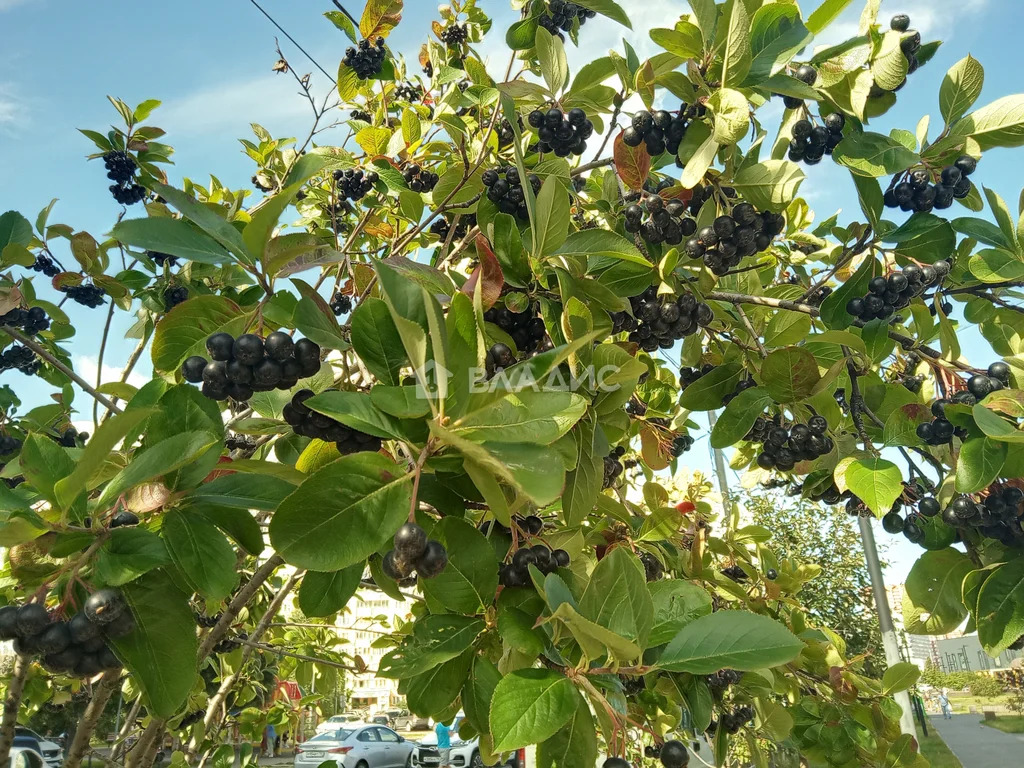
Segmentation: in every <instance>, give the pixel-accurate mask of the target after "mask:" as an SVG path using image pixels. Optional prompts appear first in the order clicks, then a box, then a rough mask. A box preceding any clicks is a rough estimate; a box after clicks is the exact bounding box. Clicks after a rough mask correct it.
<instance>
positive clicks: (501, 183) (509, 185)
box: [481, 166, 541, 221]
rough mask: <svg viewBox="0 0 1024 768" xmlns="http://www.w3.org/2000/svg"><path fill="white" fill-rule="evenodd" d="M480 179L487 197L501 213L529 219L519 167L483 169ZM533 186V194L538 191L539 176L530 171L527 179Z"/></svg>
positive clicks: (523, 219) (522, 219) (524, 219)
mask: <svg viewBox="0 0 1024 768" xmlns="http://www.w3.org/2000/svg"><path fill="white" fill-rule="evenodd" d="M481 180H482V181H483V183H484V186H485V187H487V199H488V200H490V201H491V202H492V203H494V204H495V205H497V206H498V210H499V211H501V212H502V213H507V214H510V215H514V216H516V217H517V218H519V219H520V220H521V221H529V220H530V212H529V210H528V209H527V207H526V193H525V192H524V191H523V185H522V182H521V181H520V179H519V169H518V168H515V167H514V166H505V167H503V168H497V169H491V170H487V171H484V173H483V176H482V177H481ZM527 180H528V181H529V183H530V186H531V187H533V194H535V195H536V194H537V193H538V192H540V186H541V180H540V176H538V175H537V174H535V173H531V174H530V175H529V178H528V179H527Z"/></svg>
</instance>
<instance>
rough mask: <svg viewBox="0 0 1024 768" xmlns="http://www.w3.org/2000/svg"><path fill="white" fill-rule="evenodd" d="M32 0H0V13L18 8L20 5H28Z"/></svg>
mask: <svg viewBox="0 0 1024 768" xmlns="http://www.w3.org/2000/svg"><path fill="white" fill-rule="evenodd" d="M29 2H31V0H0V13H3V12H4V11H9V10H11V9H12V8H17V7H18V6H19V5H26V4H28V3H29Z"/></svg>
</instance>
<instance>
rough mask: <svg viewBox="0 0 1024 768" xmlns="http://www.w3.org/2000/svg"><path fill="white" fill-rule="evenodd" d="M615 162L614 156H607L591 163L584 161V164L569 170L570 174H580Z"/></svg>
mask: <svg viewBox="0 0 1024 768" xmlns="http://www.w3.org/2000/svg"><path fill="white" fill-rule="evenodd" d="M614 162H615V158H614V157H605V158H602V159H601V160H592V161H591V162H589V163H584V164H583V165H579V166H576V167H575V168H573V169H572V170H571V171H569V175H570V176H579V175H580V174H582V173H586V172H587V171H592V170H594V169H595V168H604V167H605V166H606V165H611V164H612V163H614Z"/></svg>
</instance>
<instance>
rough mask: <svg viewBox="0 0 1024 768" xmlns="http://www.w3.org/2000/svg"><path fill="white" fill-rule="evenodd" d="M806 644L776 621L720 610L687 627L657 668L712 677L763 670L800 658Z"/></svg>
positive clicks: (676, 637)
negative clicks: (734, 671) (725, 671)
mask: <svg viewBox="0 0 1024 768" xmlns="http://www.w3.org/2000/svg"><path fill="white" fill-rule="evenodd" d="M803 647H804V644H803V642H802V641H801V640H800V638H798V637H797V636H796V635H794V634H793V633H792V632H790V631H789V630H788V629H786V627H784V626H783V625H782V624H780V623H779V622H777V621H773V620H772V619H769V618H768V617H767V616H761V615H760V614H756V613H749V612H748V611H718V612H716V613H712V614H710V615H708V616H702V617H701V618H699V619H695V620H694V621H692V622H690V623H689V624H687V625H686V626H685V627H683V629H682V630H680V631H679V633H678V634H677V635H676V636H675V637H674V638H672V641H671V642H670V643H669V644H668V646H667V647H666V648H665V652H664V653H663V654H662V655H661V658H660V659H659V660H658V666H659V667H661V668H662V669H667V670H669V671H671V672H689V673H691V674H694V675H710V674H712V673H713V672H717V671H718V670H720V669H725V668H727V667H728V668H731V669H738V670H741V671H743V670H748V669H761V668H764V667H774V666H778V665H780V664H786V663H788V662H790V661H792V660H793V659H795V658H796V657H797V654H799V653H800V650H801V649H802V648H803Z"/></svg>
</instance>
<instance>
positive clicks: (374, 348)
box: [351, 297, 408, 385]
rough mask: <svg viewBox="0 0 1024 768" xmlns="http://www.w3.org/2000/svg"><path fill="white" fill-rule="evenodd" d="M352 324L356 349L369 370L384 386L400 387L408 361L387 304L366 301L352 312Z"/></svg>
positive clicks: (377, 301)
mask: <svg viewBox="0 0 1024 768" xmlns="http://www.w3.org/2000/svg"><path fill="white" fill-rule="evenodd" d="M351 325H352V348H353V349H355V351H356V353H357V354H358V355H359V359H360V360H362V361H363V364H364V365H365V366H366V368H367V370H368V371H370V373H372V374H373V375H374V376H375V377H376V378H377V380H378V381H380V382H382V383H384V384H392V385H396V384H398V383H399V376H398V371H399V369H401V367H402V366H403V365H405V364H406V363H407V362H408V358H407V357H406V355H405V352H404V350H403V349H402V338H401V336H399V334H398V329H397V328H395V323H394V321H393V320H392V319H391V312H390V311H389V310H388V307H387V304H385V303H384V302H383V301H381V300H380V299H376V298H372V297H371V298H367V299H364V300H363V301H361V302H360V303H359V306H357V307H356V308H355V310H354V311H353V312H352V318H351Z"/></svg>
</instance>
